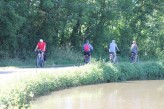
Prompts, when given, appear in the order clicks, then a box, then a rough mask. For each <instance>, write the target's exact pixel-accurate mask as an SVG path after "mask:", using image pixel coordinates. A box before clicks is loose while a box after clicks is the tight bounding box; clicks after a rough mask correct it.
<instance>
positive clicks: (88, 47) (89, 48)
mask: <svg viewBox="0 0 164 109" xmlns="http://www.w3.org/2000/svg"><path fill="white" fill-rule="evenodd" d="M92 50H93V46H92V45H91V44H90V43H89V40H86V43H85V44H84V45H83V51H84V60H85V56H86V55H88V56H89V57H90V58H91V51H92ZM89 61H90V60H89Z"/></svg>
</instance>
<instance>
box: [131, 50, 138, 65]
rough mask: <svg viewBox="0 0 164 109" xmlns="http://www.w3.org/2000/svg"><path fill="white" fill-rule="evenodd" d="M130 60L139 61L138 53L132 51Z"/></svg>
mask: <svg viewBox="0 0 164 109" xmlns="http://www.w3.org/2000/svg"><path fill="white" fill-rule="evenodd" d="M130 62H131V63H135V62H139V56H138V55H136V54H135V53H134V52H131V55H130Z"/></svg>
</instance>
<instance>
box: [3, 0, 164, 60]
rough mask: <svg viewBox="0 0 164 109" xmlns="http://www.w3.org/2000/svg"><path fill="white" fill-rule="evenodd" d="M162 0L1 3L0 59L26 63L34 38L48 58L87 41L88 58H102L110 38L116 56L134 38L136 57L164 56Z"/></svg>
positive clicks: (23, 0)
mask: <svg viewBox="0 0 164 109" xmlns="http://www.w3.org/2000/svg"><path fill="white" fill-rule="evenodd" d="M163 13H164V0H1V1H0V25H1V26H0V44H1V46H0V58H1V59H2V58H3V59H8V58H9V59H11V58H12V59H13V58H19V59H23V60H26V59H29V58H32V57H34V49H35V46H36V43H37V42H38V41H39V39H40V38H43V39H44V40H45V41H46V42H47V52H48V57H50V58H51V57H53V56H54V55H55V53H56V52H54V51H56V49H58V48H60V47H66V46H69V47H70V48H71V49H73V50H76V51H77V52H80V51H81V46H82V44H83V43H84V40H86V39H89V40H90V42H91V43H92V44H93V47H94V55H95V56H96V57H101V56H104V55H106V54H107V52H108V50H107V46H108V43H109V42H110V41H111V40H112V39H115V40H116V41H117V43H118V47H119V48H120V50H121V55H122V56H124V55H127V54H128V53H129V48H130V45H131V42H132V40H136V41H137V44H138V46H139V49H140V57H144V56H146V57H148V58H150V57H152V56H153V57H154V56H155V57H160V58H161V57H162V56H164V48H163V47H164V43H163V40H164V14H163ZM55 59H57V57H56V58H55Z"/></svg>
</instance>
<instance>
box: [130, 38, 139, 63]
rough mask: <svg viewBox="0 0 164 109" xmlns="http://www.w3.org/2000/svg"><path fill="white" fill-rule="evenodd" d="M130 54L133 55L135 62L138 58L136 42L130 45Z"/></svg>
mask: <svg viewBox="0 0 164 109" xmlns="http://www.w3.org/2000/svg"><path fill="white" fill-rule="evenodd" d="M131 53H133V54H134V62H136V61H137V56H138V46H137V44H136V41H133V43H132V45H131Z"/></svg>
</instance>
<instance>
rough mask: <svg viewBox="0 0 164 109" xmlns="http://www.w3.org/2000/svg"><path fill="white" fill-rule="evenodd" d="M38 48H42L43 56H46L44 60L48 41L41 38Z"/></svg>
mask: <svg viewBox="0 0 164 109" xmlns="http://www.w3.org/2000/svg"><path fill="white" fill-rule="evenodd" d="M36 50H40V51H41V52H42V57H44V61H45V56H44V55H45V51H46V43H45V42H44V41H43V39H40V41H39V42H38V43H37V46H36V48H35V51H36Z"/></svg>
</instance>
